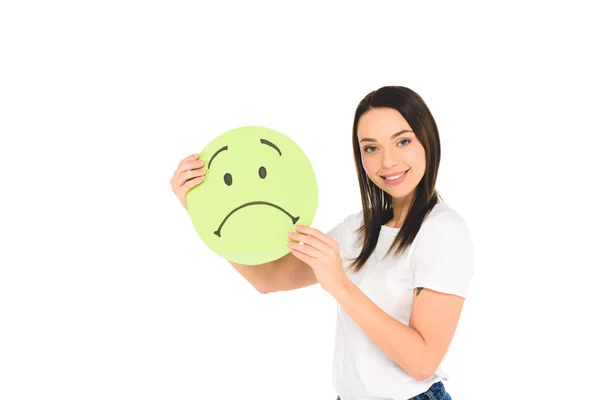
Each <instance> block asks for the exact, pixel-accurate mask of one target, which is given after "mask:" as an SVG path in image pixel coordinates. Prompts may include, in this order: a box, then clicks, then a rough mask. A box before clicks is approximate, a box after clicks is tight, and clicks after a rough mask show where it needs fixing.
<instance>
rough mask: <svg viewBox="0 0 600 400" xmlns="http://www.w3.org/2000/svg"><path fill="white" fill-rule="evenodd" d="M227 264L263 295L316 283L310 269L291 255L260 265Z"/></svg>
mask: <svg viewBox="0 0 600 400" xmlns="http://www.w3.org/2000/svg"><path fill="white" fill-rule="evenodd" d="M229 263H230V264H231V265H232V266H233V268H235V269H236V271H237V272H239V273H240V275H242V276H243V277H244V278H245V279H246V280H247V281H248V282H250V284H251V285H252V286H254V288H255V289H256V290H258V291H259V292H260V293H263V294H267V293H273V292H281V291H286V290H294V289H300V288H303V287H306V286H310V285H314V284H316V283H317V278H316V277H315V274H314V272H313V270H312V268H311V267H310V266H309V265H308V264H306V263H305V262H303V261H300V260H299V259H297V258H296V257H294V256H293V255H292V254H291V253H288V254H286V255H285V256H283V257H281V258H280V259H278V260H275V261H272V262H269V263H265V264H261V265H242V264H237V263H234V262H232V261H229Z"/></svg>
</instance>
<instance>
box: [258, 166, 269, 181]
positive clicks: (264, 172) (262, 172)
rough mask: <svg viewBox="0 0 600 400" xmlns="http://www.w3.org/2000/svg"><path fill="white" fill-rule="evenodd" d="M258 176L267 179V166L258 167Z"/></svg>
mask: <svg viewBox="0 0 600 400" xmlns="http://www.w3.org/2000/svg"><path fill="white" fill-rule="evenodd" d="M258 176H260V177H261V178H262V179H265V177H266V176H267V169H266V168H265V167H260V168H259V169H258Z"/></svg>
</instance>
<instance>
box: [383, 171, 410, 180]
mask: <svg viewBox="0 0 600 400" xmlns="http://www.w3.org/2000/svg"><path fill="white" fill-rule="evenodd" d="M405 173H406V171H405V172H403V173H401V174H400V175H394V176H388V177H387V178H385V179H387V180H388V181H393V180H396V179H398V178H400V177H401V176H402V175H404V174H405Z"/></svg>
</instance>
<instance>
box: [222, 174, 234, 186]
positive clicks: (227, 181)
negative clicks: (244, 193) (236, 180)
mask: <svg viewBox="0 0 600 400" xmlns="http://www.w3.org/2000/svg"><path fill="white" fill-rule="evenodd" d="M223 180H225V184H227V186H231V184H232V183H233V178H232V177H231V174H230V173H229V172H228V173H226V174H225V176H224V177H223Z"/></svg>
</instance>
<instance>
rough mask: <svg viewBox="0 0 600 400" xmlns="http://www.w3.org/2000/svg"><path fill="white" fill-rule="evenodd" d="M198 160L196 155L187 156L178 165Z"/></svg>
mask: <svg viewBox="0 0 600 400" xmlns="http://www.w3.org/2000/svg"><path fill="white" fill-rule="evenodd" d="M197 159H198V154H197V153H195V154H190V155H189V156H187V157H186V158H184V159H183V160H181V162H180V163H179V165H181V164H183V163H184V162H186V161H191V160H197Z"/></svg>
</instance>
